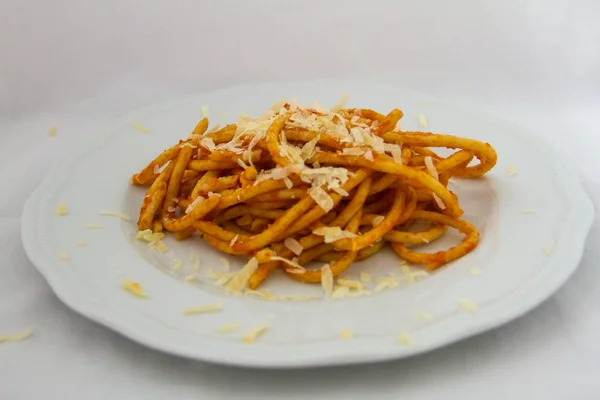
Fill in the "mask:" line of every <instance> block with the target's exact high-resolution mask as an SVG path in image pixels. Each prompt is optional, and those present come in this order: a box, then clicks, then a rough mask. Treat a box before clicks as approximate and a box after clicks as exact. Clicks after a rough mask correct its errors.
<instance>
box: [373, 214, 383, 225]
mask: <svg viewBox="0 0 600 400" xmlns="http://www.w3.org/2000/svg"><path fill="white" fill-rule="evenodd" d="M384 219H385V217H384V216H383V215H378V216H376V217H374V218H373V220H372V221H371V222H372V223H373V226H377V225H379V224H380V223H382V222H383V220H384Z"/></svg>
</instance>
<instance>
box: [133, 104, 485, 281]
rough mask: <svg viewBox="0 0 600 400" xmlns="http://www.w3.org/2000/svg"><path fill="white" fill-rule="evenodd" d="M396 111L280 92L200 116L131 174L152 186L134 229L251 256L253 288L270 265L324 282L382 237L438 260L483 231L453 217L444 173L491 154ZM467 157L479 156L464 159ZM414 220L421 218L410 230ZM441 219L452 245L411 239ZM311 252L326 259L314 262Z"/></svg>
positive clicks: (460, 172) (437, 231)
mask: <svg viewBox="0 0 600 400" xmlns="http://www.w3.org/2000/svg"><path fill="white" fill-rule="evenodd" d="M402 116H403V114H402V111H400V110H398V109H393V110H392V111H391V112H389V113H388V114H387V115H383V114H380V113H378V112H376V111H373V110H370V109H360V108H352V109H341V108H339V107H335V108H332V109H325V108H323V107H321V106H319V105H317V104H315V105H313V106H310V107H304V106H300V105H298V104H296V102H295V101H281V102H278V103H277V104H276V105H274V106H273V107H272V108H271V109H270V110H268V111H267V112H266V113H264V114H263V115H261V116H259V117H258V118H256V119H253V118H250V117H248V116H244V117H242V118H241V119H240V120H239V121H238V122H237V123H236V124H231V125H227V126H225V127H223V128H220V129H219V128H216V129H215V128H213V129H212V130H208V125H209V124H208V119H207V118H204V119H202V120H201V121H200V122H199V123H198V124H197V125H196V127H195V128H194V129H193V131H192V133H191V134H190V135H189V137H188V138H187V139H186V140H182V141H180V142H179V143H178V144H176V145H175V146H173V147H171V148H169V149H167V150H165V151H163V152H162V153H161V154H160V155H159V156H158V157H157V158H156V159H154V160H153V161H152V162H150V164H148V166H147V167H145V168H144V169H142V170H141V171H140V172H139V173H137V174H135V175H134V176H133V177H132V182H133V183H134V184H135V185H139V186H148V187H149V189H148V192H147V194H146V196H145V198H144V201H143V203H142V206H141V210H140V214H139V219H138V228H139V230H140V231H146V230H152V231H153V232H155V233H156V232H161V231H163V230H165V231H168V232H173V233H174V234H175V236H176V238H177V239H178V240H184V239H186V238H188V237H190V236H192V235H194V234H197V235H200V236H202V237H203V239H204V240H205V241H206V242H207V243H208V244H209V245H211V246H213V247H215V248H217V249H218V250H220V251H222V252H224V253H228V254H237V255H245V256H247V257H248V258H249V260H250V263H249V264H248V265H247V267H245V271H246V272H245V275H248V276H244V277H243V278H244V279H241V280H240V285H241V286H245V285H246V284H247V285H248V286H249V287H250V289H253V290H254V289H256V288H257V287H258V286H260V284H261V283H262V282H264V281H265V279H267V278H268V276H269V274H270V273H271V272H272V271H274V270H275V269H277V268H282V269H283V271H284V272H286V273H287V275H288V276H289V277H290V278H292V279H295V280H297V281H301V282H309V283H321V284H328V283H327V282H329V280H330V279H331V278H335V277H336V276H338V275H339V274H341V273H342V272H344V271H345V270H347V269H348V268H349V267H351V265H352V264H353V263H354V262H355V261H360V260H364V259H366V258H368V257H371V256H373V255H374V254H376V253H377V252H378V251H380V250H381V249H382V248H383V247H384V246H385V244H386V243H389V244H390V245H391V247H392V249H393V250H394V251H395V252H396V254H397V255H398V256H399V257H400V258H402V259H404V260H406V261H408V262H410V263H413V264H417V265H422V266H424V267H425V268H426V269H428V270H434V269H437V268H439V267H441V266H442V265H444V264H446V263H448V262H450V261H453V260H455V259H457V258H459V257H462V256H464V255H465V254H467V253H469V252H470V251H472V250H473V249H474V248H475V247H476V246H477V244H478V241H479V232H478V231H477V229H475V227H474V226H473V225H471V224H470V223H468V222H467V221H464V220H462V219H461V218H460V217H461V215H462V213H463V211H462V209H461V208H460V205H459V203H458V198H457V196H456V195H455V194H454V193H452V192H451V191H450V190H449V189H448V187H447V184H448V181H449V179H450V178H477V177H480V176H482V175H484V174H485V173H487V172H488V171H489V170H490V169H492V168H493V167H494V165H495V164H496V159H497V156H496V152H495V150H494V149H493V148H492V146H490V145H489V144H488V143H483V142H480V141H477V140H472V139H466V138H462V137H457V136H451V135H444V134H436V133H429V132H410V131H402V130H401V129H399V128H398V127H397V123H398V121H399V120H400V119H401V118H402ZM440 147H441V148H448V149H454V150H456V151H455V152H454V153H452V154H451V155H450V156H448V157H442V156H440V155H439V154H437V153H436V152H434V151H433V150H431V148H440ZM474 158H477V159H478V160H479V163H477V164H475V165H471V161H472V160H473V159H474ZM415 221H421V222H424V223H427V224H429V225H428V227H426V228H425V229H424V230H422V231H419V232H415V231H410V230H408V227H409V226H410V225H412V224H413V223H414V222H415ZM447 227H451V228H454V229H456V230H458V231H459V232H461V233H463V234H464V235H465V237H464V239H463V241H462V242H461V243H460V244H458V245H457V246H455V247H453V248H451V249H448V250H446V251H438V252H436V253H433V254H428V253H421V252H418V251H416V250H414V249H411V246H414V245H419V244H423V243H430V242H432V241H435V240H437V239H439V238H440V237H442V236H443V235H444V233H445V231H446V229H447ZM314 261H320V262H322V263H326V265H325V266H324V264H320V265H315V267H314V268H310V267H309V264H310V263H311V262H314ZM323 271H326V272H327V276H324V275H323ZM230 285H231V284H230ZM243 288H244V287H239V288H237V287H236V288H234V289H239V290H241V289H243Z"/></svg>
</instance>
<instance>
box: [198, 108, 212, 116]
mask: <svg viewBox="0 0 600 400" xmlns="http://www.w3.org/2000/svg"><path fill="white" fill-rule="evenodd" d="M200 112H201V113H202V116H203V117H204V118H208V117H209V115H210V113H209V111H208V106H202V107H200Z"/></svg>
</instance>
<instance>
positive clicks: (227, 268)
mask: <svg viewBox="0 0 600 400" xmlns="http://www.w3.org/2000/svg"><path fill="white" fill-rule="evenodd" d="M219 262H220V263H221V264H222V265H223V268H225V271H226V272H229V260H228V259H226V258H224V257H221V258H219Z"/></svg>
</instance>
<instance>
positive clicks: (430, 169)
mask: <svg viewBox="0 0 600 400" xmlns="http://www.w3.org/2000/svg"><path fill="white" fill-rule="evenodd" d="M424 161H425V168H427V173H428V174H429V175H431V176H432V177H433V178H434V179H435V180H436V181H439V180H440V177H439V174H438V171H437V169H436V168H435V165H434V164H433V159H432V158H431V156H427V157H425V159H424Z"/></svg>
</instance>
